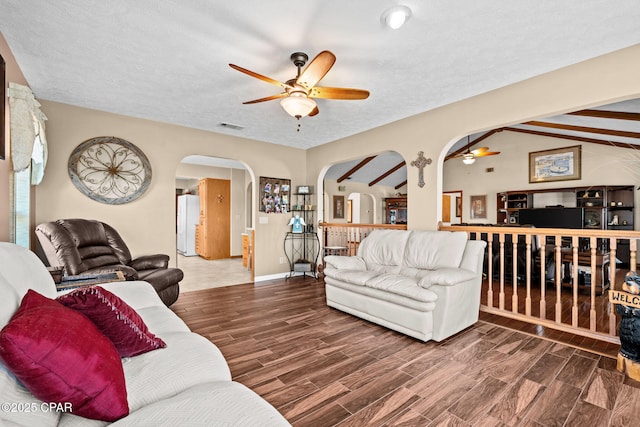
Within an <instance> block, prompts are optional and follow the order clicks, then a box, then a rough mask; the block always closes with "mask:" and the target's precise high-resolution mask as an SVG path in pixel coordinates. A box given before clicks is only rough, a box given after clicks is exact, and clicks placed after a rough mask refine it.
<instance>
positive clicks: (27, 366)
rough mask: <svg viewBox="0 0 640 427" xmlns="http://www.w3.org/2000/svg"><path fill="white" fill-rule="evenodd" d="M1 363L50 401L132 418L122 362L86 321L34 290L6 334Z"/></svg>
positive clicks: (78, 411)
mask: <svg viewBox="0 0 640 427" xmlns="http://www.w3.org/2000/svg"><path fill="white" fill-rule="evenodd" d="M0 358H1V359H2V360H3V362H4V363H5V365H6V366H7V367H8V368H9V369H10V370H11V371H12V372H13V373H14V374H15V376H16V377H17V378H18V380H20V381H21V382H22V384H24V386H25V387H26V388H27V389H28V390H29V391H30V392H31V393H32V394H33V395H34V396H36V397H37V398H39V399H41V400H43V401H45V402H57V403H65V402H68V403H70V404H71V405H72V408H73V414H75V415H79V416H82V417H86V418H91V419H97V420H103V421H115V420H117V419H119V418H122V417H124V416H125V415H127V414H128V413H129V406H128V403H127V389H126V387H125V382H124V373H123V370H122V361H121V360H120V357H119V356H118V352H117V350H116V349H115V347H114V346H113V343H111V341H109V339H108V338H107V337H105V336H104V335H103V334H102V333H101V332H100V331H99V330H98V329H97V328H96V327H95V326H94V325H93V323H91V322H90V321H89V320H88V319H87V318H86V317H85V316H83V315H81V314H80V313H77V312H75V311H73V310H70V309H68V308H66V307H65V306H63V305H62V304H60V303H59V302H57V301H55V300H52V299H49V298H47V297H45V296H42V295H40V294H39V293H37V292H35V291H34V290H32V289H30V290H29V291H28V292H27V294H26V295H25V296H24V298H23V299H22V303H21V304H20V308H18V311H16V313H15V314H14V315H13V317H12V318H11V320H10V321H9V323H8V324H7V325H6V326H5V327H4V328H3V329H2V331H0Z"/></svg>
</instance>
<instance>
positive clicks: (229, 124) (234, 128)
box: [218, 122, 244, 130]
mask: <svg viewBox="0 0 640 427" xmlns="http://www.w3.org/2000/svg"><path fill="white" fill-rule="evenodd" d="M218 126H220V127H223V128H226V129H233V130H242V129H244V126H242V125H234V124H233V123H225V122H222V123H220V124H219V125H218Z"/></svg>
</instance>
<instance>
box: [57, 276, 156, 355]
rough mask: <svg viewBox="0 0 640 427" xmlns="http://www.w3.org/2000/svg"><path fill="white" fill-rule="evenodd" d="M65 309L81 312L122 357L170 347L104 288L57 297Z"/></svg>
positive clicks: (80, 290)
mask: <svg viewBox="0 0 640 427" xmlns="http://www.w3.org/2000/svg"><path fill="white" fill-rule="evenodd" d="M58 301H59V302H61V303H62V304H63V305H65V306H67V307H69V308H72V309H74V310H77V311H79V312H80V313H82V314H84V315H85V316H87V317H88V318H89V320H91V321H92V322H93V323H94V325H96V326H97V327H98V329H99V330H100V331H101V332H102V333H103V334H104V335H105V336H106V337H107V338H109V339H110V340H111V342H112V343H113V344H114V345H115V346H116V348H117V349H118V353H120V357H131V356H136V355H138V354H142V353H146V352H147V351H151V350H155V349H157V348H164V347H166V346H167V344H165V342H164V341H162V340H161V339H160V338H158V337H156V336H155V335H154V334H152V333H151V332H149V329H148V328H147V325H145V323H144V321H143V320H142V318H141V317H140V315H139V314H138V313H136V311H135V310H134V309H133V308H131V306H129V304H127V303H126V302H124V301H122V300H121V299H120V298H118V297H117V296H116V295H114V294H112V293H111V292H109V291H107V290H106V289H104V288H102V287H101V286H90V287H86V288H80V289H77V290H75V291H73V292H71V293H68V294H66V295H62V296H60V297H58Z"/></svg>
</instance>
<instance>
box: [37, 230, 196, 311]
mask: <svg viewBox="0 0 640 427" xmlns="http://www.w3.org/2000/svg"><path fill="white" fill-rule="evenodd" d="M36 236H37V237H38V240H39V241H40V245H41V246H42V249H43V251H44V253H45V255H46V257H47V260H48V261H49V264H50V265H51V266H63V267H64V269H65V273H66V274H68V275H78V274H92V273H105V272H113V271H118V270H119V271H122V273H123V274H124V276H125V278H126V279H127V280H144V281H146V282H149V283H150V284H151V286H153V287H154V289H155V290H156V292H157V293H158V295H159V296H160V299H162V301H163V302H164V303H165V304H166V305H167V306H170V305H171V304H173V303H174V302H175V301H176V300H177V299H178V294H179V292H180V287H179V284H178V282H180V280H182V278H183V277H184V273H183V272H182V270H180V269H179V268H168V264H169V256H168V255H160V254H158V255H147V256H141V257H139V258H135V259H134V258H132V257H131V252H129V248H127V245H126V244H125V243H124V241H123V240H122V238H121V237H120V235H119V234H118V232H117V231H116V230H114V229H113V227H111V226H109V225H108V224H105V223H103V222H100V221H95V220H88V219H59V220H57V221H53V222H46V223H43V224H40V225H38V226H37V227H36Z"/></svg>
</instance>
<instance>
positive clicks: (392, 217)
mask: <svg viewBox="0 0 640 427" xmlns="http://www.w3.org/2000/svg"><path fill="white" fill-rule="evenodd" d="M384 202H385V212H386V217H387V219H386V221H385V223H386V224H406V223H407V198H406V197H388V198H386V199H384Z"/></svg>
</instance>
